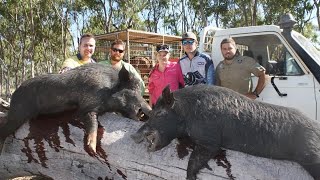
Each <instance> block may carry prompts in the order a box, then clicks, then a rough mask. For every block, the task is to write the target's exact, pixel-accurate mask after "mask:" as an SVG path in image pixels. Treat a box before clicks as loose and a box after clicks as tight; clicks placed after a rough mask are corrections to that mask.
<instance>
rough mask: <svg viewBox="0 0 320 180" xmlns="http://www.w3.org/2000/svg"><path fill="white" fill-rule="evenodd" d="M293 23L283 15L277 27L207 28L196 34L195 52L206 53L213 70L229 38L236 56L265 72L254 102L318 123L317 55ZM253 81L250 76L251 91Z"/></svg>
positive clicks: (319, 75) (319, 55) (319, 54)
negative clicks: (289, 110)
mask: <svg viewBox="0 0 320 180" xmlns="http://www.w3.org/2000/svg"><path fill="white" fill-rule="evenodd" d="M294 23H295V20H294V19H293V18H292V16H291V15H288V14H287V15H285V16H283V17H282V18H281V20H280V23H279V24H280V26H275V25H264V26H249V27H239V28H231V29H219V28H216V27H211V26H209V27H206V28H204V30H203V31H202V33H201V34H200V42H199V51H200V52H204V53H207V54H209V55H210V56H211V58H212V60H213V63H214V65H215V67H216V66H217V65H218V63H219V62H220V61H222V60H223V57H222V54H221V50H220V43H221V41H222V40H223V39H225V38H229V37H232V38H233V39H234V40H235V42H236V43H237V48H238V50H239V52H240V54H242V55H244V56H250V57H252V58H254V59H255V60H256V61H257V62H258V63H259V64H261V65H262V66H264V67H265V69H266V74H267V75H268V79H267V82H266V86H265V88H264V90H263V91H262V92H261V94H260V95H259V98H257V100H259V101H262V102H267V103H272V104H277V105H282V106H286V107H293V108H296V109H298V110H300V111H301V112H302V113H304V114H306V115H307V116H308V117H310V118H311V119H314V120H317V121H320V107H319V106H320V105H319V101H320V52H319V51H318V50H317V49H316V48H315V47H314V46H313V44H312V43H311V42H310V41H309V40H308V39H307V38H305V37H304V36H303V35H301V34H300V33H298V32H296V31H294V30H292V27H293V24H294ZM257 80H258V78H257V77H255V76H254V75H252V82H253V88H255V87H256V83H257Z"/></svg>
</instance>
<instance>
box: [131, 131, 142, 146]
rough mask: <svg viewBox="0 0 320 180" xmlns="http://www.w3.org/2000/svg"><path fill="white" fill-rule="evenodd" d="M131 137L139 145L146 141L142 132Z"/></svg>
mask: <svg viewBox="0 0 320 180" xmlns="http://www.w3.org/2000/svg"><path fill="white" fill-rule="evenodd" d="M130 137H131V138H132V139H133V141H134V142H135V143H137V144H139V143H141V142H142V141H143V139H144V136H143V134H142V133H141V132H137V133H134V134H131V135H130Z"/></svg>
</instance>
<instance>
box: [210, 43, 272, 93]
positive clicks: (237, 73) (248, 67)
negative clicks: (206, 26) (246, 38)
mask: <svg viewBox="0 0 320 180" xmlns="http://www.w3.org/2000/svg"><path fill="white" fill-rule="evenodd" d="M220 48H221V53H222V56H223V58H224V60H222V61H221V62H220V63H219V64H218V66H217V69H216V75H215V77H216V85H218V86H223V87H227V88H229V89H232V90H234V91H237V92H239V93H240V94H243V95H245V96H247V97H249V98H251V99H256V98H258V97H259V94H260V93H261V92H262V90H263V89H264V86H265V81H266V75H265V68H264V67H263V66H261V65H260V64H259V63H257V62H256V61H255V60H254V59H253V58H251V57H248V56H242V55H240V53H239V51H237V48H236V43H235V41H234V40H233V39H232V38H226V39H223V40H222V42H221V43H220ZM251 74H254V75H255V76H257V77H258V78H259V80H258V84H257V86H256V88H255V89H254V91H252V90H253V87H252V79H251Z"/></svg>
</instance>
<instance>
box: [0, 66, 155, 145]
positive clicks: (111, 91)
mask: <svg viewBox="0 0 320 180" xmlns="http://www.w3.org/2000/svg"><path fill="white" fill-rule="evenodd" d="M71 109H77V110H76V115H77V117H78V118H79V119H80V120H82V121H83V122H84V125H85V131H86V133H87V135H88V145H89V147H90V148H91V149H92V150H93V151H95V150H96V140H97V139H96V137H97V127H98V121H97V116H98V115H100V114H102V113H105V112H119V113H121V114H123V115H124V116H125V117H128V118H131V119H138V114H140V113H141V112H140V111H143V112H146V113H147V112H148V111H149V110H151V108H150V106H149V105H148V103H147V102H146V101H145V100H144V99H143V97H142V96H141V93H140V83H139V80H138V79H136V78H134V77H133V76H132V75H130V74H129V72H128V71H127V70H126V69H125V68H124V67H123V68H122V69H121V70H120V71H116V70H114V69H113V68H112V67H110V66H107V65H103V64H93V63H90V64H86V65H83V66H80V67H77V68H75V69H72V70H69V71H67V72H65V73H63V74H48V75H42V76H38V77H35V78H32V79H29V80H27V81H25V82H23V83H22V84H21V86H20V87H19V88H17V89H16V91H15V92H14V93H13V95H12V99H11V102H10V109H9V112H8V116H7V122H6V124H5V125H3V126H2V127H0V150H1V149H2V147H1V146H2V145H3V142H4V140H5V138H6V137H7V136H9V135H10V134H12V133H13V132H14V131H15V130H17V129H18V128H19V127H20V126H21V125H22V124H23V123H24V122H26V121H27V120H30V119H32V118H36V117H37V116H38V115H41V114H52V113H59V112H63V111H66V110H71Z"/></svg>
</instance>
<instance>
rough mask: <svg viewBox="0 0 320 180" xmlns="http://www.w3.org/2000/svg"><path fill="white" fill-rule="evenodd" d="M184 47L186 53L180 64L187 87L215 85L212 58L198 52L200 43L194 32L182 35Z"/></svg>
mask: <svg viewBox="0 0 320 180" xmlns="http://www.w3.org/2000/svg"><path fill="white" fill-rule="evenodd" d="M181 43H182V47H183V50H184V51H185V56H183V57H182V58H181V59H180V61H179V64H180V66H181V70H182V74H183V78H184V81H185V85H186V86H190V85H196V84H209V85H213V84H214V74H215V73H214V65H213V62H212V59H211V58H210V56H208V55H206V54H203V53H200V52H199V51H198V50H197V46H198V41H197V37H196V35H195V34H194V33H193V32H186V33H184V34H183V35H182V41H181Z"/></svg>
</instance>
